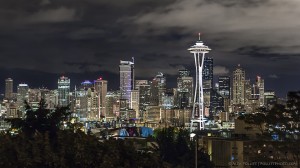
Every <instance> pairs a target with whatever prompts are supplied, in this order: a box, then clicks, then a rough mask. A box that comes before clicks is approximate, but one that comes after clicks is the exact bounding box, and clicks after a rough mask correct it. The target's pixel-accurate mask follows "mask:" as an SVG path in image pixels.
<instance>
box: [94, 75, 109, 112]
mask: <svg viewBox="0 0 300 168" xmlns="http://www.w3.org/2000/svg"><path fill="white" fill-rule="evenodd" d="M94 88H95V91H96V94H97V105H98V107H97V109H98V118H100V116H106V109H105V96H106V94H107V80H103V79H102V78H99V79H97V80H95V81H94Z"/></svg>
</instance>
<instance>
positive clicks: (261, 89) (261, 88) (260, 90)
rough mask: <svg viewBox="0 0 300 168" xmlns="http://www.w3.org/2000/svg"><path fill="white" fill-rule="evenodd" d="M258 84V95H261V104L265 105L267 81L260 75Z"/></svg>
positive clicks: (257, 78) (257, 79) (257, 80)
mask: <svg viewBox="0 0 300 168" xmlns="http://www.w3.org/2000/svg"><path fill="white" fill-rule="evenodd" d="M256 86H257V88H258V95H259V106H264V104H265V102H264V99H265V96H264V94H265V83H264V80H263V79H262V78H261V77H260V76H257V77H256Z"/></svg>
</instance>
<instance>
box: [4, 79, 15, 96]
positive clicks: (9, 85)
mask: <svg viewBox="0 0 300 168" xmlns="http://www.w3.org/2000/svg"><path fill="white" fill-rule="evenodd" d="M4 97H5V98H6V99H12V98H13V80H12V79H11V78H7V79H5V95H4Z"/></svg>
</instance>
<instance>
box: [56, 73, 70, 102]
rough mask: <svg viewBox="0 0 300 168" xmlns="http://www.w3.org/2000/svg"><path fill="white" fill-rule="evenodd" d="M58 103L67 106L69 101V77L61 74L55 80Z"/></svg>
mask: <svg viewBox="0 0 300 168" xmlns="http://www.w3.org/2000/svg"><path fill="white" fill-rule="evenodd" d="M57 85H58V88H57V91H58V105H59V106H68V105H69V103H70V79H69V78H68V77H65V76H62V77H60V78H59V79H58V81H57Z"/></svg>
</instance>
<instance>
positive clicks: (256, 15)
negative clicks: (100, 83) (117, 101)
mask: <svg viewBox="0 0 300 168" xmlns="http://www.w3.org/2000/svg"><path fill="white" fill-rule="evenodd" d="M299 9H300V1H299V0H286V1H283V0H243V1H241V0H226V1H224V0H162V1H160V0H124V1H121V0H1V1H0V81H2V82H0V87H1V89H0V91H1V92H2V93H3V91H4V80H5V79H6V78H8V77H11V78H13V79H14V82H15V90H16V86H17V84H18V83H21V82H25V83H28V84H29V86H31V87H39V86H45V87H48V88H50V89H54V88H55V87H56V85H57V79H58V77H59V76H60V75H65V76H68V77H70V78H71V83H72V85H75V84H76V85H78V84H79V83H80V82H81V81H83V80H85V79H90V80H93V79H96V78H98V77H99V76H102V77H103V78H104V79H107V80H108V81H109V83H108V85H109V87H110V88H112V89H116V88H117V87H118V84H119V78H118V75H119V72H118V70H119V67H118V65H119V61H120V60H130V59H131V57H135V63H136V64H135V67H136V76H137V78H138V79H150V78H151V77H153V76H155V74H156V73H157V72H163V73H165V74H166V75H167V76H168V77H169V78H170V80H171V82H169V83H170V85H171V86H174V81H175V76H176V75H177V73H178V70H179V69H182V68H184V67H186V68H193V66H194V62H193V57H192V55H191V54H189V52H188V51H187V48H189V47H190V46H191V45H193V44H194V43H195V41H196V40H197V39H198V32H201V33H202V36H201V39H202V40H203V41H204V43H205V44H206V45H208V46H209V47H210V48H211V49H212V51H211V52H210V54H209V56H210V57H213V58H214V66H215V67H214V73H215V75H231V73H232V70H233V69H235V67H236V66H237V64H241V66H242V67H243V68H244V69H245V70H246V77H247V78H249V79H251V81H252V82H253V81H254V79H255V77H256V75H260V76H262V77H263V78H264V79H265V89H266V90H267V89H273V90H275V91H276V93H278V95H279V96H284V95H285V93H286V92H287V91H289V90H298V89H299V84H300V74H299V72H300V66H299V65H300V64H299V63H300V57H299V56H300V55H299V53H300V21H299V17H300V10H299ZM192 70H193V69H192ZM167 80H168V79H167Z"/></svg>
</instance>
